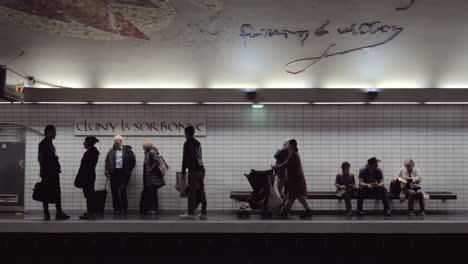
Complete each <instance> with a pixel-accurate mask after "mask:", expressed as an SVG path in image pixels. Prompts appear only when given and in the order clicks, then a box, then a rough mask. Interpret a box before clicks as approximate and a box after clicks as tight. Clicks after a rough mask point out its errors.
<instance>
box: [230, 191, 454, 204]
mask: <svg viewBox="0 0 468 264" xmlns="http://www.w3.org/2000/svg"><path fill="white" fill-rule="evenodd" d="M250 194H251V191H231V195H230V198H231V199H233V200H236V201H239V202H246V201H247V199H248V198H249V197H250ZM427 194H429V195H430V196H431V200H442V201H446V200H456V199H457V195H456V194H453V193H452V192H427ZM388 198H389V199H391V200H397V199H400V198H399V197H398V196H394V195H391V194H388ZM307 199H310V200H341V199H343V198H341V197H339V196H337V195H336V192H334V191H328V192H307ZM352 199H357V195H354V196H353V197H352Z"/></svg>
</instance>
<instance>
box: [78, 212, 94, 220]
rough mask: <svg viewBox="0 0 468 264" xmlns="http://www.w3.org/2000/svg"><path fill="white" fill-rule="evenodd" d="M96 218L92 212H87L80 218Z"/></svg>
mask: <svg viewBox="0 0 468 264" xmlns="http://www.w3.org/2000/svg"><path fill="white" fill-rule="evenodd" d="M93 219H94V214H90V213H85V214H83V215H81V216H80V220H93Z"/></svg>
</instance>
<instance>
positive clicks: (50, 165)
mask: <svg viewBox="0 0 468 264" xmlns="http://www.w3.org/2000/svg"><path fill="white" fill-rule="evenodd" d="M44 135H45V138H44V139H43V140H42V141H41V142H40V143H39V150H38V158H37V159H38V161H39V166H40V177H41V178H42V180H41V182H42V185H43V191H44V193H45V194H46V196H47V201H45V202H43V203H42V205H43V208H44V220H50V213H49V203H55V208H56V213H55V219H56V220H67V219H68V218H70V216H68V215H67V214H65V213H64V212H63V210H62V198H61V190H60V173H62V170H61V167H60V163H59V157H58V156H57V155H56V153H55V146H54V144H53V143H52V141H53V140H54V139H55V136H56V135H57V130H56V129H55V126H53V125H48V126H46V127H45V129H44Z"/></svg>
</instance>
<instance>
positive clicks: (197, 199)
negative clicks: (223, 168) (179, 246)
mask: <svg viewBox="0 0 468 264" xmlns="http://www.w3.org/2000/svg"><path fill="white" fill-rule="evenodd" d="M194 135H195V128H193V127H192V126H189V127H187V128H185V138H186V139H187V140H186V141H185V143H184V156H183V159H182V173H185V172H186V171H187V169H188V177H187V178H188V186H187V207H188V208H187V213H185V214H183V215H181V216H180V217H181V218H183V219H195V209H197V207H198V205H199V204H200V203H201V205H202V209H201V213H200V215H198V218H199V219H202V220H204V219H206V213H207V212H206V207H207V202H206V194H205V183H204V180H205V167H204V165H203V159H202V147H201V144H200V142H199V141H198V140H196V139H195V138H194Z"/></svg>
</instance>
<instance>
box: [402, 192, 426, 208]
mask: <svg viewBox="0 0 468 264" xmlns="http://www.w3.org/2000/svg"><path fill="white" fill-rule="evenodd" d="M404 192H405V195H406V198H407V199H408V211H413V210H414V200H415V199H418V201H419V208H420V209H421V210H422V211H424V210H426V203H425V201H424V194H423V191H422V190H421V189H419V190H411V189H404Z"/></svg>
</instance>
